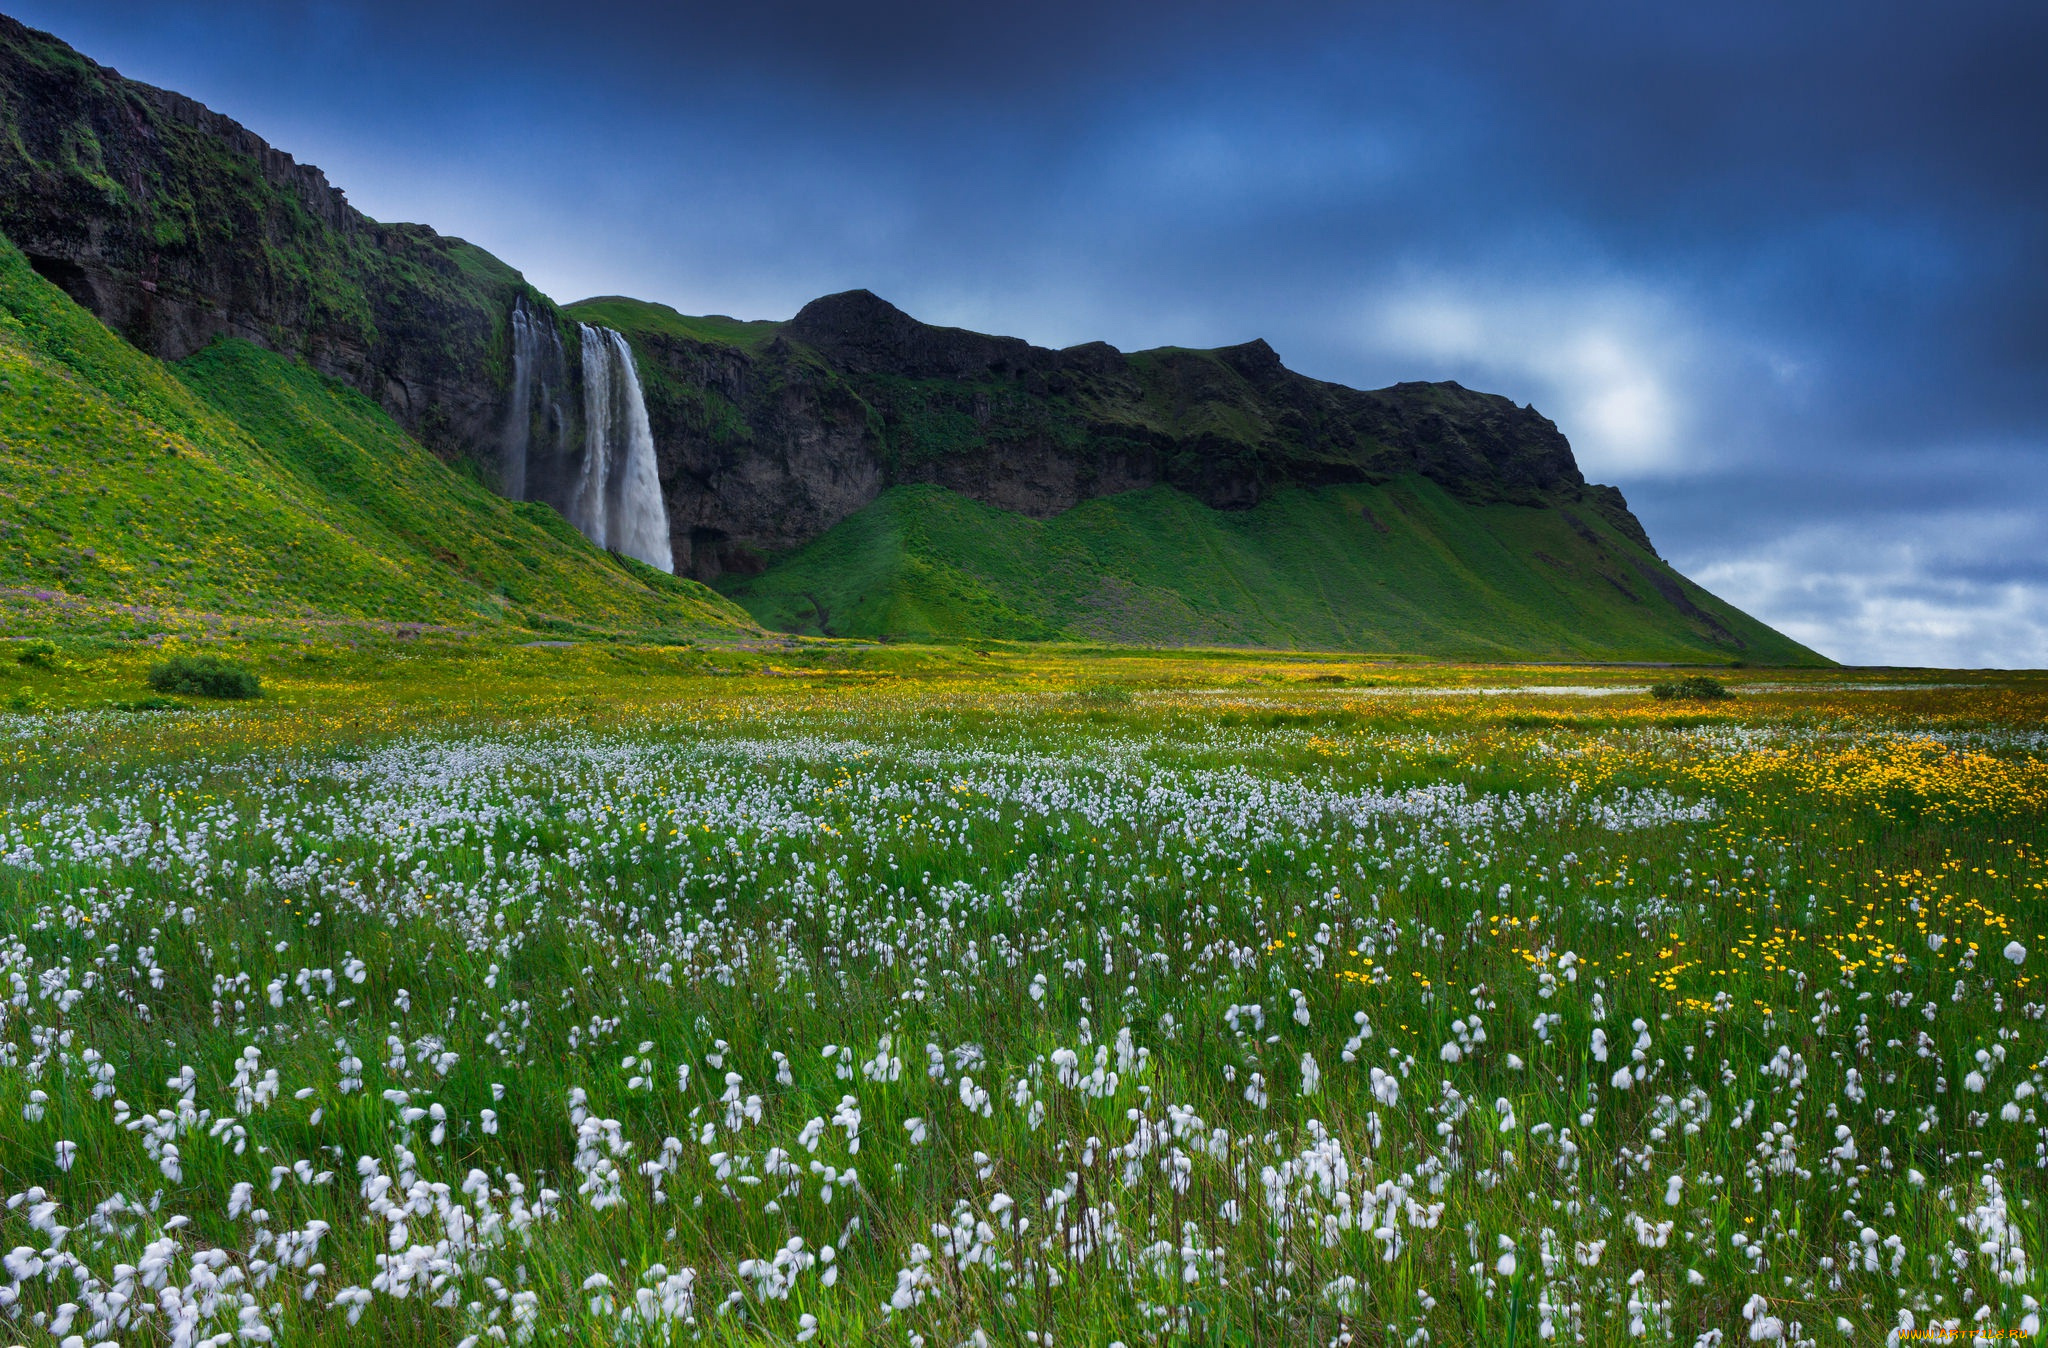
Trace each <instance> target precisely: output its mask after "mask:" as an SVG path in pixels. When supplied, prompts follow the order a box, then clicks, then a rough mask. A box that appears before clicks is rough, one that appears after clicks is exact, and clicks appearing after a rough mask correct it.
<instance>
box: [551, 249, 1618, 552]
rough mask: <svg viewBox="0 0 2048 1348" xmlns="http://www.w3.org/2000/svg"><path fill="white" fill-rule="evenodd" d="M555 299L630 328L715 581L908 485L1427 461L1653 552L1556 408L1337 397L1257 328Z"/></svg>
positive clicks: (1424, 391)
mask: <svg viewBox="0 0 2048 1348" xmlns="http://www.w3.org/2000/svg"><path fill="white" fill-rule="evenodd" d="M566 312H567V313H568V314H569V315H570V316H572V317H574V318H577V319H581V320H583V321H586V322H593V323H603V324H605V325H607V326H610V327H614V328H617V329H619V330H620V331H622V332H624V333H625V334H626V335H627V337H628V338H629V339H630V340H631V341H632V343H633V346H634V349H635V351H636V353H637V355H638V359H639V364H640V367H641V374H642V379H643V382H644V383H645V384H646V387H647V393H648V413H649V416H650V418H651V420H652V422H653V426H654V435H655V441H656V444H657V446H658V449H659V454H660V460H661V476H662V482H663V485H664V487H665V489H666V491H667V497H668V511H669V518H670V520H671V522H672V525H673V528H674V533H675V555H676V567H677V570H678V571H680V572H684V573H687V574H690V575H695V576H697V577H700V578H703V579H707V580H708V579H711V578H713V577H716V576H719V575H723V574H726V573H730V572H738V573H743V574H744V573H751V572H754V571H758V570H760V569H761V568H762V567H763V566H764V565H766V564H767V563H768V562H769V560H770V559H772V558H774V557H777V556H780V555H782V554H785V553H787V552H789V551H791V550H793V549H795V548H798V547H801V546H803V545H804V544H806V543H809V542H810V541H811V540H813V539H815V538H818V537H819V536H820V535H821V534H823V533H824V532H825V531H826V530H827V529H829V528H831V527H832V526H834V525H836V524H838V523H839V522H840V521H841V520H844V519H847V518H848V517H850V516H852V515H853V514H855V513H856V512H857V511H860V510H862V509H864V508H865V507H867V506H868V505H869V504H870V503H871V502H872V501H874V500H875V498H876V497H877V496H878V495H879V494H880V493H881V492H883V491H884V490H886V489H888V488H890V487H892V486H901V485H909V484H914V483H927V484H932V485H936V486H942V487H945V488H947V489H949V490H951V491H954V492H957V493H959V494H960V495H962V496H965V497H968V498H970V499H972V500H975V501H979V502H981V503H983V504H986V505H991V506H995V507H998V508H1000V509H1003V510H1007V511H1012V512H1015V513H1017V514H1020V515H1024V516H1029V517H1031V518H1035V519H1049V518H1051V517H1053V516H1055V515H1058V514H1059V513H1061V512H1062V511H1066V510H1070V509H1072V508H1073V507H1075V506H1077V505H1079V504H1081V503H1082V502H1084V501H1091V500H1096V499H1098V498H1101V497H1107V496H1114V495H1117V494H1119V493H1123V492H1129V491H1136V490H1143V489H1146V488H1151V487H1162V486H1163V487H1171V488H1173V489H1175V490H1176V491H1179V492H1183V493H1185V494H1187V495H1189V496H1191V497H1193V498H1195V499H1196V500H1198V501H1200V502H1202V503H1203V504H1204V505H1207V506H1210V507H1212V508H1214V509H1218V510H1245V509H1250V508H1252V507H1254V506H1256V505H1258V504H1259V503H1261V502H1263V501H1265V500H1267V499H1269V498H1270V497H1271V496H1273V494H1274V493H1276V492H1279V491H1282V490H1285V489H1289V488H1315V487H1325V486H1333V485H1338V484H1347V483H1349V484H1372V483H1384V482H1390V481H1393V480H1395V479H1397V478H1400V477H1403V476H1406V475H1414V476H1419V477H1423V478H1426V479H1428V480H1429V481H1431V482H1434V483H1435V484H1437V485H1438V486H1440V487H1442V488H1443V489H1444V490H1445V491H1448V492H1450V493H1451V494H1452V495H1454V496H1455V497H1457V498H1458V499H1459V500H1461V501H1464V502H1467V503H1470V504H1475V505H1483V504H1491V503H1514V504H1520V505H1525V506H1531V507H1555V508H1560V509H1564V508H1569V509H1573V510H1576V511H1577V512H1578V513H1579V514H1580V515H1581V516H1583V517H1588V518H1596V519H1599V520H1602V521H1604V522H1605V523H1606V524H1608V525H1611V526H1612V527H1613V528H1614V529H1615V530H1617V531H1618V532H1619V533H1620V534H1621V535H1623V536H1624V537H1625V538H1627V539H1629V540H1631V541H1633V542H1634V543H1635V544H1636V545H1637V546H1638V547H1639V548H1640V549H1641V550H1643V551H1644V552H1646V553H1651V549H1650V542H1649V539H1648V537H1647V536H1646V535H1645V534H1644V533H1643V530H1642V526H1641V525H1640V524H1639V523H1637V522H1636V519H1635V517H1634V515H1632V514H1631V513H1630V512H1629V509H1628V506H1627V504H1626V503H1625V502H1624V501H1623V500H1622V497H1621V493H1619V492H1618V491H1616V490H1614V489H1613V488H1612V487H1602V486H1596V485H1592V484H1589V483H1588V482H1587V481H1586V480H1585V478H1584V476H1583V475H1582V474H1581V473H1580V472H1579V468H1578V465H1577V463H1576V462H1575V461H1574V460H1573V458H1572V452H1571V446H1570V445H1569V444H1568V443H1567V442H1566V440H1565V438H1564V436H1563V435H1561V434H1560V433H1559V432H1558V429H1557V427H1556V426H1555V425H1553V424H1552V423H1551V422H1550V421H1549V420H1548V419H1547V418H1545V417H1544V416H1542V415H1541V414H1540V413H1538V412H1537V411H1536V410H1535V409H1534V408H1529V407H1517V406H1516V405H1515V404H1514V403H1512V402H1510V401H1509V400H1508V399H1506V398H1502V397H1498V396H1495V395H1493V394H1486V393H1475V392H1472V391H1471V390H1469V389H1465V388H1461V387H1459V386H1458V385H1456V384H1449V383H1443V384H1425V383H1412V384H1397V385H1395V386H1394V387H1392V388H1387V389H1381V390H1378V391H1375V392H1365V391H1361V390H1358V389H1352V388H1346V387H1344V386H1342V385H1340V384H1330V383H1325V382H1323V381H1321V380H1317V379H1310V378H1308V377H1307V376H1305V375H1300V374H1296V373H1295V372H1294V371H1292V370H1289V369H1287V368H1286V367H1285V366H1284V365H1282V364H1281V362H1280V357H1279V356H1278V355H1277V354H1276V353H1275V352H1274V351H1273V349H1272V348H1271V347H1270V346H1268V345H1267V344H1266V343H1264V342H1262V341H1254V342H1248V343H1245V344H1244V345H1242V346H1234V347H1224V348H1222V349H1219V350H1214V351H1195V350H1186V349H1181V348H1171V347H1169V348H1162V349H1160V350H1156V351H1140V352H1135V353H1132V354H1129V355H1126V354H1124V353H1123V352H1120V351H1118V350H1116V348H1114V347H1111V346H1108V345H1106V344H1104V343H1101V342H1092V343H1089V344H1086V345H1083V346H1077V347H1070V348H1068V349H1066V350H1064V351H1052V350H1047V349H1045V348H1043V347H1035V346H1032V345H1030V344H1029V343H1027V342H1023V341H1020V340H1018V339H1016V338H1014V337H990V336H985V335H983V334H981V333H976V332H967V331H964V330H962V329H959V328H942V327H935V326H932V325H930V324H926V323H920V322H918V321H917V320H916V319H914V318H911V317H910V316H909V315H908V314H905V313H903V312H902V311H901V310H899V309H897V308H895V307H894V306H893V305H890V304H888V303H887V302H886V301H884V300H881V299H879V298H878V297H876V296H874V295H872V294H869V293H868V292H867V291H864V290H863V291H849V292H847V293H845V294H841V295H828V296H826V297H824V298H823V299H819V300H814V301H812V302H811V303H810V304H808V305H806V306H804V308H803V309H802V310H801V311H800V312H799V313H798V314H797V315H796V317H795V318H793V319H791V320H789V321H788V322H786V323H740V322H736V321H734V320H732V319H726V318H690V317H686V316H684V315H682V314H678V313H676V312H675V311H674V310H672V309H668V308H665V307H663V306H661V305H655V304H647V303H644V302H641V301H637V300H629V299H622V298H617V297H613V298H607V299H600V300H586V301H584V302H582V303H581V304H575V305H571V306H569V308H568V309H567V311H566ZM1652 555H1654V554H1652Z"/></svg>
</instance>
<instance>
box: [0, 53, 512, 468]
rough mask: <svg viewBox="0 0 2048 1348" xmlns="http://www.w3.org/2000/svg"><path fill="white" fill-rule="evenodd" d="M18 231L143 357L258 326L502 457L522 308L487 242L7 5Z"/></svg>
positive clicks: (451, 449) (4, 74)
mask: <svg viewBox="0 0 2048 1348" xmlns="http://www.w3.org/2000/svg"><path fill="white" fill-rule="evenodd" d="M0 232H4V233H5V234H6V235H7V236H8V237H9V238H11V239H12V240H13V241H14V242H15V244H16V245H17V246H18V247H19V248H20V249H21V250H22V252H23V253H25V254H26V255H27V256H28V259H29V261H30V263H31V264H32V265H33V266H34V267H35V268H36V270H37V271H39V272H41V273H42V274H43V275H44V276H45V277H47V278H48V279H50V280H51V281H54V282H55V283H56V284H58V285H59V286H61V287H62V288H63V289H64V290H65V291H66V292H67V293H68V294H70V295H71V297H72V298H73V299H75V300H77V301H78V302H79V303H80V304H82V305H84V306H85V307H86V308H88V309H90V310H91V311H92V312H93V313H94V314H95V315H97V316H98V317H99V318H100V319H101V321H103V322H104V323H106V324H107V326H109V327H111V328H113V329H114V330H115V331H116V332H119V333H120V334H121V335H122V336H124V337H126V338H127V339H128V340H129V341H131V342H133V343H134V344H135V345H136V346H138V347H140V348H141V349H142V350H144V351H147V352H150V353H151V354H153V355H156V356H160V357H162V358H164V359H166V360H179V359H182V358H184V357H186V356H189V355H191V354H193V353H194V352H196V351H198V350H200V349H201V348H203V347H205V346H206V345H207V344H208V343H209V342H211V341H212V340H213V339H214V338H216V337H219V336H222V335H227V336H234V337H243V338H246V339H248V340H249V341H252V342H254V343H256V344H257V345H259V346H263V347H267V348H269V349H271V350H274V351H278V352H281V353H283V354H286V355H289V356H292V357H295V358H297V359H300V360H303V361H304V362H305V363H306V364H308V365H310V366H312V367H313V368H314V369H316V370H318V371H320V372H321V373H323V374H326V375H329V376H331V377H333V378H336V379H339V380H341V381H342V382H343V383H346V384H348V385H349V386H350V387H353V388H355V389H357V390H359V391H361V392H363V393H365V394H367V395H369V396H370V397H371V398H373V399H375V400H376V401H377V402H378V403H380V404H381V405H382V406H383V407H384V408H385V410H386V411H388V412H390V413H391V415H392V416H393V417H394V418H395V419H396V420H397V421H398V422H399V423H400V424H401V425H403V426H405V427H406V428H407V429H408V430H410V431H412V432H413V433H414V435H415V436H417V437H418V438H419V439H420V440H421V441H422V442H423V443H424V444H426V445H427V446H428V447H429V448H430V449H432V450H434V451H435V452H436V453H438V454H440V455H442V456H443V457H447V458H453V457H457V456H464V455H466V456H469V457H471V458H473V459H475V460H476V461H478V462H479V463H485V464H488V463H491V462H492V461H493V460H494V458H495V455H496V449H497V442H498V440H499V438H500V436H501V434H502V430H503V420H504V402H505V386H506V382H507V378H508V371H507V369H506V354H505V353H506V338H505V326H506V315H507V313H508V311H509V308H510V305H511V304H512V301H513V299H514V297H515V296H518V295H520V294H527V295H529V297H530V298H531V299H532V300H533V301H534V302H535V303H536V304H540V305H542V306H544V307H546V308H548V309H549V311H550V312H552V306H547V305H546V303H545V301H544V300H542V299H541V298H540V297H539V296H537V295H533V294H532V292H531V290H530V288H529V287H527V286H526V284H525V282H524V281H523V280H522V279H521V278H520V276H519V274H518V273H517V272H515V271H514V270H512V269H511V268H510V267H508V266H506V265H505V264H504V263H503V262H500V261H499V260H498V259H496V258H494V257H492V256H491V255H490V254H488V253H486V252H484V251H483V250H482V249H479V248H476V247H474V246H472V245H470V244H467V243H464V242H463V241H462V240H460V239H450V238H443V237H442V236H440V235H438V234H436V233H435V232H434V231H433V230H431V229H428V228H426V227H425V226H422V225H380V224H378V223H376V222H375V221H373V220H371V219H369V218H368V217H367V216H365V215H363V214H362V213H361V212H359V211H357V210H355V209H354V208H353V207H351V206H350V205H349V204H348V201H347V199H346V198H345V197H344V196H343V195H342V193H341V192H340V191H339V190H338V189H336V188H334V187H332V186H331V185H329V183H328V182H327V179H326V177H325V175H323V174H322V173H321V172H320V170H319V169H317V168H314V167H312V166H311V165H308V164H300V163H297V162H295V161H294V160H293V159H292V157H291V156H290V155H288V154H286V153H284V152H283V151H281V150H278V149H274V148H272V147H271V146H270V145H268V144H266V143H264V141H262V140H261V139H260V138H258V137H257V136H256V135H255V134H254V133H252V132H250V131H249V130H247V129H246V128H244V127H242V126H241V125H239V124H237V123H236V122H234V121H232V120H230V119H229V118H226V117H223V116H221V115H220V114H218V113H215V112H212V111H209V110H208V109H207V108H205V107H203V106H201V105H200V104H198V103H196V102H194V101H193V100H191V99H189V98H186V97H184V96H183V95H181V94H175V93H171V92H168V91H166V90H162V89H157V88H153V87H151V86H149V85H145V84H139V83H136V82H135V81H133V80H128V79H124V78H122V77H121V76H120V75H119V74H117V73H116V72H114V71H112V70H109V69H106V68H105V67H103V66H99V65H96V64H94V63H93V62H91V61H90V60H88V59H86V58H85V57H83V56H81V55H79V54H78V53H77V52H75V51H73V50H71V49H70V48H69V47H67V46H65V45H64V44H63V43H61V42H59V41H57V40H56V39H55V38H52V37H49V36H48V35H47V34H43V33H38V32H36V31H34V30H32V29H29V28H25V27H23V26H22V25H21V24H19V23H16V22H15V21H13V20H12V19H8V18H5V17H4V16H0Z"/></svg>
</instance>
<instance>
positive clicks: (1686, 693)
mask: <svg viewBox="0 0 2048 1348" xmlns="http://www.w3.org/2000/svg"><path fill="white" fill-rule="evenodd" d="M1650 696H1651V697H1654V698H1656V699H1657V700H1658V701H1660V702H1669V701H1672V700H1674V699H1675V700H1677V701H1680V702H1725V701H1727V700H1728V699H1729V698H1731V697H1733V696H1735V694H1733V693H1731V692H1729V691H1728V685H1727V684H1725V683H1723V682H1721V681H1720V680H1719V679H1716V678H1710V677H1709V676H1707V675H1705V674H1688V675H1686V676H1685V677H1684V678H1682V679H1678V680H1675V681H1672V682H1668V683H1653V684H1651V685H1650Z"/></svg>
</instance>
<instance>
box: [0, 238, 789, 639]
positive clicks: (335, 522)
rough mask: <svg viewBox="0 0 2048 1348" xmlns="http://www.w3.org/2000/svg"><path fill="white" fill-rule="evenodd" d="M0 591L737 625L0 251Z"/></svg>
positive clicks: (718, 602)
mask: <svg viewBox="0 0 2048 1348" xmlns="http://www.w3.org/2000/svg"><path fill="white" fill-rule="evenodd" d="M0 539H4V544H5V546H4V549H0V588H4V589H6V590H8V591H11V595H10V598H11V599H12V600H13V601H14V602H13V603H11V604H10V607H11V608H14V609H15V610H16V611H17V613H19V614H21V615H23V616H24V617H26V618H28V619H29V620H30V621H33V616H34V614H35V612H36V611H37V609H36V606H37V605H38V604H39V603H40V604H42V605H44V606H45V607H46V608H47V609H48V611H49V612H50V613H51V614H52V615H55V614H58V613H61V612H62V611H63V609H62V606H63V605H64V604H66V603H67V602H68V601H72V600H83V601H88V602H91V603H96V604H98V605H100V606H105V605H110V604H120V605H137V606H145V607H148V608H154V609H168V610H174V611H202V612H213V613H226V614H247V615H267V616H272V617H338V618H354V619H373V620H381V621H387V622H408V623H447V624H455V625H461V626H475V625H478V624H483V625H491V626H508V625H509V626H516V627H534V628H543V629H550V630H552V629H556V628H559V627H561V626H563V625H564V624H567V625H571V626H577V627H589V628H593V629H633V630H647V629H652V628H672V629H691V630H708V629H717V630H725V631H730V630H732V629H733V628H734V627H735V626H750V625H751V624H748V623H747V620H746V619H745V616H744V615H743V614H741V613H739V611H738V610H736V609H734V608H733V607H732V606H731V605H730V604H729V603H727V602H726V601H724V600H723V599H720V598H719V597H718V596H717V595H715V594H713V593H712V592H711V591H709V590H707V589H705V588H704V587H703V586H701V585H698V584H696V583H695V582H692V581H686V580H678V579H675V578H673V577H670V576H666V575H663V574H661V573H659V572H656V571H653V570H651V569H649V568H647V567H644V566H641V565H639V564H638V563H635V562H631V561H621V560H619V559H617V558H614V557H611V556H609V555H607V554H605V553H602V552H599V551H597V550H596V549H594V548H592V547H591V546H590V545H589V544H588V543H586V542H585V541H584V540H583V539H582V537H581V536H580V535H578V534H577V533H576V532H575V531H574V530H573V529H571V528H569V527H568V525H566V524H565V523H563V522H562V520H561V519H560V518H559V517H558V516H556V515H555V514H554V513H553V512H552V511H550V510H548V509H547V508H546V507H542V506H536V505H530V504H525V503H513V502H509V501H505V500H502V499H501V498H499V497H497V496H494V495H493V494H491V493H490V492H489V491H487V490H486V489H485V488H484V487H483V486H481V485H480V484H478V483H476V482H474V481H472V480H470V479H468V478H466V477H463V476H462V475H460V474H458V473H456V472H454V471H453V470H451V469H449V468H448V467H447V466H446V465H444V464H443V463H442V462H440V461H439V460H438V459H436V458H435V457H434V456H433V455H431V454H429V453H427V452H426V451H425V450H424V449H422V448H421V447H420V446H419V445H418V444H417V443H416V442H415V441H414V440H412V439H411V438H410V437H408V436H407V435H406V434H405V433H404V432H403V431H401V430H400V429H399V428H398V427H397V426H396V425H395V424H394V423H393V422H392V421H391V420H390V418H389V417H387V416H385V414H384V413H383V412H382V411H381V410H380V409H378V408H377V407H376V406H375V405H373V404H372V403H370V402H369V401H368V400H366V399H364V398H363V397H361V396H360V395H358V394H356V393H353V392H351V391H349V390H347V389H345V388H343V387H341V386H340V385H338V384H336V383H334V382H333V381H331V380H328V379H325V378H323V377H321V376H319V375H316V374H314V373H312V372H310V371H308V370H306V369H305V368H304V367H303V366H299V365H296V364H294V363H292V362H291V361H289V360H287V359H285V358H284V357H282V356H279V355H276V354H273V353H271V352H267V351H262V350H259V349H258V348H256V347H254V346H251V345H250V344H248V343H247V342H241V341H225V342H221V343H218V344H216V345H214V346H212V347H209V348H208V349H206V350H205V351H203V352H201V353H200V354H198V355H196V356H193V357H191V358H190V359H188V360H186V361H183V362H180V363H179V364H177V365H173V366H166V365H164V364H163V363H161V362H159V361H157V360H155V359H153V358H151V357H149V356H146V355H144V354H142V353H141V352H139V351H137V350H135V349H134V348H133V347H131V346H129V345H128V344H127V343H126V342H124V341H122V340H121V339H120V338H119V337H116V336H115V335H114V334H113V333H111V332H109V331H108V330H107V329H106V328H105V327H104V326H102V325H101V324H100V323H99V321H98V320H96V319H95V318H93V316H92V315H91V314H89V313H87V312H85V311H84V310H83V309H81V308H79V307H78V306H77V305H76V304H74V303H73V302H72V301H71V300H70V299H69V298H67V297H66V296H65V295H64V294H63V293H62V292H61V291H59V290H58V289H57V288H56V287H55V286H53V285H51V284H50V283H49V282H47V281H45V280H44V279H43V278H42V277H40V276H38V275H37V274H36V273H35V272H34V271H33V270H32V269H31V268H30V266H29V265H28V263H27V261H26V260H25V259H24V258H23V257H22V255H21V253H20V252H19V251H18V250H16V249H15V248H14V247H13V246H12V245H11V244H8V243H7V242H6V241H5V240H4V239H0Z"/></svg>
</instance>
